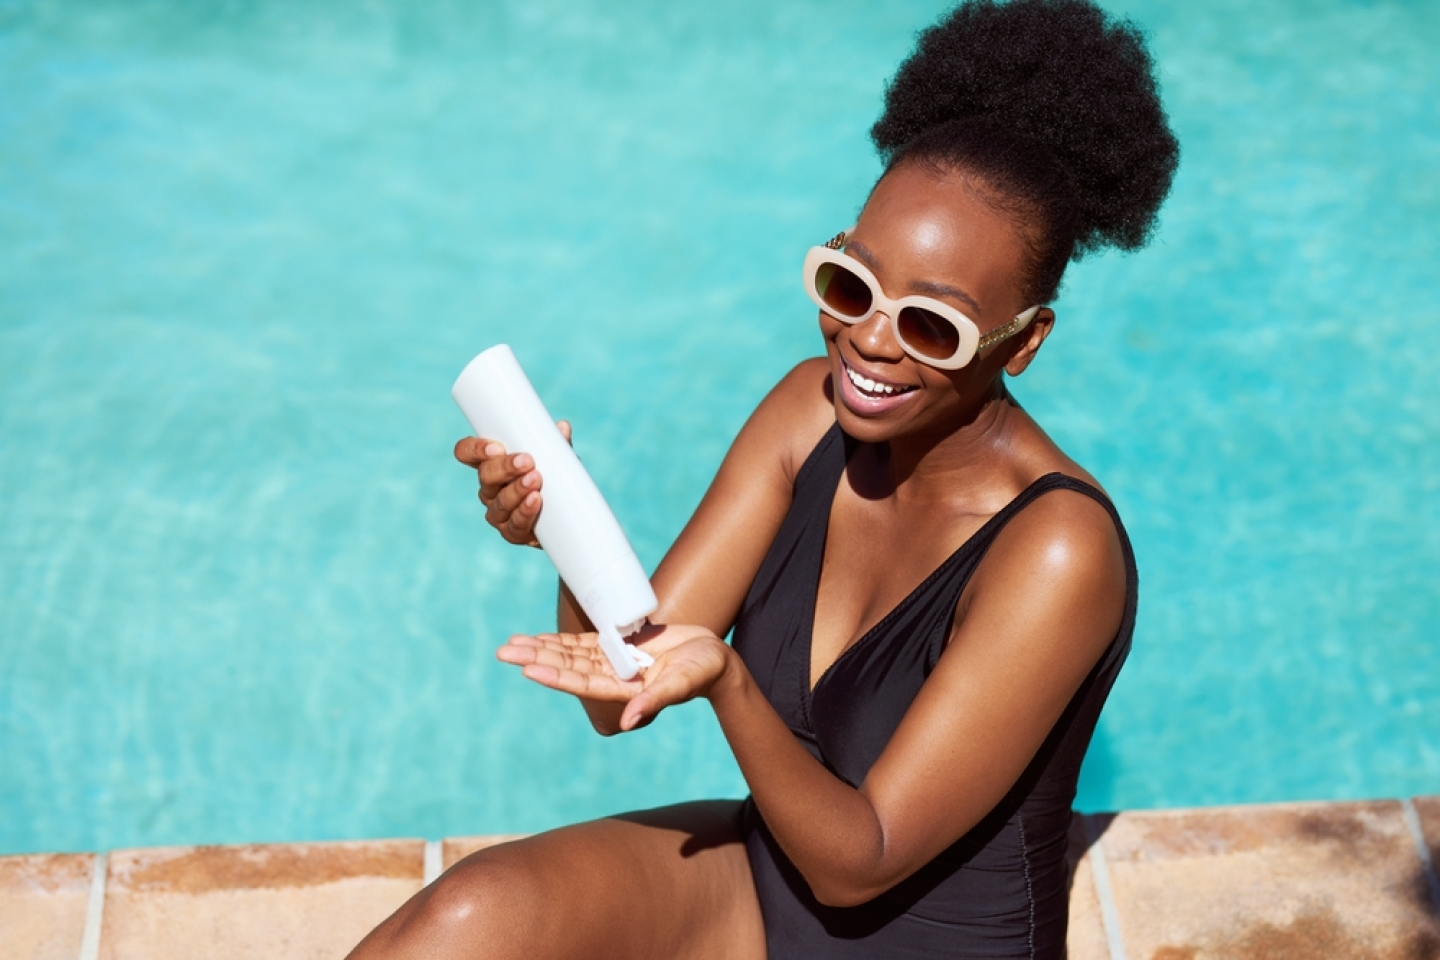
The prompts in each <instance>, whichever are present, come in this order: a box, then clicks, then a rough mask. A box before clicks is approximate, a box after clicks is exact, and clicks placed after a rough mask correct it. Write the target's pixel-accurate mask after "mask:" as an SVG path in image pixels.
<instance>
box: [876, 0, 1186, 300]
mask: <svg viewBox="0 0 1440 960" xmlns="http://www.w3.org/2000/svg"><path fill="white" fill-rule="evenodd" d="M870 137H871V139H872V140H873V141H874V143H875V147H876V149H878V150H879V151H880V156H881V159H883V160H884V161H885V164H886V166H885V169H886V172H887V173H888V172H889V171H890V170H893V169H895V168H896V167H897V166H899V165H901V164H907V163H916V162H918V163H924V164H927V165H929V166H930V167H932V168H933V169H935V170H936V171H939V172H950V171H961V172H964V173H966V174H969V175H971V176H974V177H975V178H977V179H978V180H979V181H980V182H981V183H982V184H984V185H985V186H987V187H989V188H990V189H988V190H985V191H982V192H983V194H984V195H985V196H986V198H987V199H988V200H989V201H990V202H991V203H993V204H995V205H997V206H998V207H999V208H1000V209H1001V210H1002V211H1003V212H1005V213H1007V214H1008V215H1010V217H1011V219H1012V222H1014V223H1016V225H1017V226H1018V227H1019V228H1020V232H1021V235H1022V238H1023V239H1024V242H1025V243H1026V246H1027V248H1028V250H1027V253H1028V260H1029V263H1028V264H1027V270H1026V274H1025V284H1026V288H1027V295H1028V296H1029V297H1030V298H1031V299H1030V301H1029V302H1031V303H1048V302H1050V301H1051V300H1053V299H1054V298H1055V295H1056V293H1057V292H1058V290H1059V288H1060V280H1061V277H1062V276H1063V275H1064V273H1065V267H1066V265H1067V264H1068V263H1069V262H1070V261H1071V260H1078V259H1079V258H1080V257H1082V256H1083V255H1085V254H1086V253H1089V252H1091V251H1093V250H1098V249H1101V248H1103V247H1107V246H1114V247H1119V248H1120V249H1122V250H1134V249H1137V248H1138V247H1140V246H1143V245H1144V243H1145V242H1146V240H1148V239H1149V236H1150V233H1151V231H1152V229H1153V228H1154V225H1155V217H1156V214H1157V212H1158V211H1159V209H1160V204H1161V202H1162V201H1164V199H1165V195H1166V194H1167V193H1168V192H1169V191H1170V182H1171V180H1172V179H1173V178H1174V175H1175V167H1176V165H1177V164H1178V162H1179V159H1180V145H1179V144H1178V143H1177V142H1176V140H1175V136H1174V134H1173V133H1171V132H1170V127H1169V123H1168V121H1167V120H1166V117H1165V110H1164V108H1163V107H1162V106H1161V105H1160V95H1159V91H1158V90H1157V89H1156V84H1155V78H1154V75H1153V66H1152V64H1151V61H1150V55H1149V53H1148V52H1146V49H1145V43H1144V39H1143V38H1142V36H1141V34H1140V31H1139V30H1138V29H1137V28H1136V27H1135V26H1134V25H1133V24H1131V23H1129V22H1126V21H1118V22H1117V21H1113V20H1111V19H1110V18H1109V17H1108V16H1107V15H1106V14H1105V12H1104V11H1103V10H1101V9H1100V8H1099V7H1097V6H1096V5H1095V4H1094V3H1091V2H1090V0H1013V2H1009V3H997V2H995V0H967V2H965V3H962V4H961V5H960V6H959V7H957V8H956V9H955V10H954V11H953V12H952V13H951V14H950V15H949V16H947V17H946V18H945V19H944V20H942V21H941V22H940V23H938V24H936V25H935V26H933V27H931V28H930V29H929V30H926V31H925V32H924V33H922V34H921V35H920V42H919V44H918V45H917V47H916V49H915V52H914V53H913V54H912V55H911V56H910V58H909V59H908V60H906V61H905V62H904V63H902V64H901V65H900V69H899V71H897V72H896V74H895V78H894V79H893V80H892V81H891V82H890V85H889V87H888V88H887V89H886V91H885V112H884V114H883V115H882V116H881V117H880V119H879V120H878V121H876V123H875V126H874V127H872V128H871V130H870Z"/></svg>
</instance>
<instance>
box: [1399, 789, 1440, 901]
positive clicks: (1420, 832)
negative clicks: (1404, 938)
mask: <svg viewBox="0 0 1440 960" xmlns="http://www.w3.org/2000/svg"><path fill="white" fill-rule="evenodd" d="M1400 810H1401V811H1402V812H1403V813H1404V815H1405V826H1407V827H1409V828H1410V839H1411V840H1414V841H1415V852H1416V853H1418V854H1419V855H1420V863H1421V865H1422V866H1423V867H1424V868H1425V879H1426V881H1428V882H1429V884H1430V903H1431V904H1432V905H1433V906H1434V907H1435V914H1436V916H1440V877H1436V876H1435V861H1434V860H1432V859H1431V858H1430V844H1428V843H1426V842H1425V831H1424V829H1423V828H1421V826H1420V813H1419V811H1417V810H1416V809H1415V803H1414V802H1413V801H1412V800H1410V799H1409V798H1408V797H1407V798H1406V799H1404V800H1401V801H1400Z"/></svg>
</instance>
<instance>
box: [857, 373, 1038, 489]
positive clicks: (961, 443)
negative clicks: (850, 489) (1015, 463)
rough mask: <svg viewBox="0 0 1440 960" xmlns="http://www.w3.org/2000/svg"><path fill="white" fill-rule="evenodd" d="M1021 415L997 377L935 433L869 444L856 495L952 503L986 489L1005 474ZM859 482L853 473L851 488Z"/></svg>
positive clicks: (1018, 407)
mask: <svg viewBox="0 0 1440 960" xmlns="http://www.w3.org/2000/svg"><path fill="white" fill-rule="evenodd" d="M1023 416H1024V413H1023V412H1022V411H1021V409H1020V406H1019V405H1018V404H1017V403H1016V402H1015V399H1014V398H1013V397H1012V396H1011V395H1010V392H1009V391H1008V390H1006V389H1005V385H1004V384H1003V383H1002V382H1001V381H1000V379H999V378H998V377H997V378H996V380H995V383H994V386H993V387H992V388H991V389H990V391H988V392H987V394H986V396H985V397H983V398H982V399H981V400H980V401H979V402H978V403H976V404H975V406H974V407H973V408H972V409H971V410H969V411H968V412H967V414H966V416H965V417H964V418H963V419H962V421H961V423H960V425H959V427H958V428H955V427H952V428H951V429H950V430H948V431H946V432H943V433H940V432H935V433H927V434H913V435H910V436H905V437H897V438H896V439H894V440H891V441H889V442H888V443H883V444H876V445H873V446H872V448H871V450H870V451H869V456H868V457H867V458H866V460H867V467H868V469H865V470H864V475H865V479H864V480H863V481H862V483H861V486H862V487H863V488H864V489H860V488H857V492H859V493H861V495H862V496H866V497H874V498H877V499H878V498H880V497H886V496H896V497H897V498H899V499H901V500H904V501H906V502H910V503H926V502H938V501H941V500H946V501H953V500H954V499H955V496H956V494H957V492H959V491H976V492H980V491H985V490H988V489H990V488H991V485H992V483H993V482H994V480H995V478H996V476H997V474H1000V473H1003V472H1005V467H1006V464H1007V463H1008V461H1009V458H1008V457H1007V456H1006V455H1005V453H1006V450H1007V449H1008V448H1009V447H1010V445H1011V443H1012V441H1013V439H1014V435H1015V431H1016V428H1017V427H1018V426H1019V423H1020V420H1021V418H1022V417H1023ZM857 479H859V478H857V477H854V476H853V474H852V481H851V483H852V486H854V485H855V481H856V480H857Z"/></svg>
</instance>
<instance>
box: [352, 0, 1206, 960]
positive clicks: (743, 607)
mask: <svg viewBox="0 0 1440 960" xmlns="http://www.w3.org/2000/svg"><path fill="white" fill-rule="evenodd" d="M872 134H873V137H874V140H875V143H876V145H877V147H878V148H879V150H880V152H881V154H882V156H883V157H884V158H885V159H886V161H887V165H886V169H885V173H884V174H883V175H882V177H881V178H880V180H879V182H878V183H877V184H876V186H875V188H874V190H873V191H872V193H871V194H870V197H869V199H868V200H867V201H866V204H865V207H864V210H863V211H862V213H861V214H860V218H859V221H858V223H857V224H856V225H855V226H854V227H853V228H852V229H849V230H846V231H845V232H844V233H842V234H840V235H839V236H837V237H836V238H835V239H834V240H833V241H831V243H829V244H827V245H825V246H821V247H816V248H814V249H812V250H811V251H810V254H809V255H808V256H807V258H806V265H805V283H806V288H807V291H808V292H809V293H810V295H811V297H812V298H813V299H814V300H815V301H816V303H817V304H818V305H819V307H820V315H819V321H820V331H821V333H822V335H823V337H824V342H825V352H826V355H825V357H824V358H819V359H814V360H809V361H806V362H804V363H802V364H800V365H799V366H798V367H796V368H795V369H794V370H793V371H791V373H790V374H789V375H787V376H786V377H785V379H784V380H782V381H781V382H780V383H779V384H778V385H777V386H776V387H775V388H774V390H773V391H772V392H771V393H770V395H769V396H767V397H766V398H765V400H764V401H763V402H762V403H761V404H760V406H759V408H758V409H757V410H756V411H755V413H754V414H753V415H752V416H751V418H750V419H749V421H748V422H747V423H746V425H745V427H744V428H743V430H742V431H741V433H740V435H739V436H738V437H737V438H736V440H735V443H734V446H733V447H732V448H731V450H730V452H729V454H728V455H727V456H726V458H725V461H724V463H723V464H722V466H721V468H720V472H719V474H718V476H717V477H716V478H715V481H714V483H713V485H712V486H711V488H710V490H709V491H708V492H707V494H706V495H705V498H704V500H703V501H702V502H701V504H700V506H699V508H698V509H697V510H696V512H695V515H694V517H693V518H692V519H691V520H690V522H689V524H688V525H687V526H686V527H685V529H684V531H683V532H682V533H681V534H680V537H679V539H677V540H676V542H675V545H674V546H673V547H672V548H671V550H670V551H669V553H668V554H667V555H666V557H665V559H664V561H663V562H662V563H661V564H660V567H659V569H658V570H657V571H656V572H655V576H654V578H653V579H654V585H655V589H656V592H657V594H658V596H659V597H660V601H661V606H660V610H659V611H658V613H657V615H656V617H655V618H654V619H655V621H656V623H657V624H666V626H663V627H656V628H653V629H652V630H650V632H649V633H648V634H647V637H646V639H645V641H644V643H643V646H644V647H645V649H646V650H647V651H648V652H649V653H651V654H652V655H653V656H654V657H655V663H654V665H653V666H652V667H650V668H649V669H648V670H647V671H646V673H645V674H644V676H643V678H642V679H637V680H635V681H631V682H622V681H620V680H618V679H616V678H615V676H614V675H613V674H612V673H611V672H610V670H609V668H608V666H607V664H606V662H605V660H604V658H603V657H602V656H600V655H599V653H598V651H597V650H596V647H595V643H594V636H593V634H590V633H586V632H585V631H587V630H589V629H590V625H589V624H587V623H585V622H584V620H583V615H582V614H581V613H580V611H579V609H578V607H577V606H576V605H575V603H574V602H573V599H572V598H571V597H570V596H569V595H568V593H565V592H564V591H563V590H562V594H561V603H560V611H559V622H560V631H561V632H560V633H559V634H550V635H542V636H538V637H515V638H512V639H511V640H510V642H509V643H508V644H507V645H506V646H505V647H504V648H503V649H502V650H501V659H502V660H505V661H507V662H509V663H514V664H519V665H521V666H522V667H523V671H524V674H525V676H527V677H529V678H530V679H532V680H534V681H537V682H539V683H542V684H545V685H547V686H551V687H554V688H556V689H558V690H562V691H567V692H569V693H573V694H576V695H578V696H579V697H581V698H582V700H583V701H584V703H585V707H586V710H587V712H588V713H589V715H590V717H591V720H592V722H593V723H594V725H595V726H596V728H597V729H598V730H599V731H601V732H602V733H606V734H609V733H614V732H618V731H625V730H631V729H634V728H635V727H637V726H640V725H642V724H645V723H648V722H650V721H652V720H653V719H654V718H655V716H656V715H657V714H658V713H659V712H660V711H661V710H663V709H664V708H665V707H667V706H669V705H672V704H676V703H681V702H684V701H686V700H690V699H694V698H701V697H703V698H705V699H707V700H708V701H709V702H710V704H711V705H712V707H713V708H714V710H715V713H716V715H717V717H718V718H719V721H720V725H721V728H722V730H723V731H724V734H725V736H726V738H727V740H728V741H729V744H730V746H731V748H732V749H733V750H734V753H735V757H736V760H737V761H738V763H739V766H740V769H741V771H742V772H743V773H744V775H745V778H746V781H747V783H748V784H749V786H750V789H751V791H752V795H751V797H750V798H749V799H748V800H746V801H745V802H744V803H725V802H711V803H696V804H686V805H681V806H678V807H671V808H666V809H662V810H655V811H648V812H644V813H638V814H632V815H627V816H622V817H615V818H610V819H606V820H601V821H598V822H595V823H588V824H582V825H578V826H574V827H568V828H565V829H561V830H556V831H552V832H550V833H546V834H542V835H539V836H536V837H532V838H529V839H526V840H522V841H519V842H516V843H511V844H506V845H503V846H499V847H494V848H491V849H489V850H485V851H482V852H480V853H477V854H475V855H473V856H471V857H469V858H467V859H466V860H464V861H462V862H460V863H459V864H457V865H456V866H455V867H453V868H452V869H451V870H450V871H449V872H447V873H446V874H445V875H444V876H443V877H442V878H441V879H440V880H439V881H438V882H436V883H435V884H432V885H431V886H430V887H428V888H427V889H426V890H424V891H423V892H421V893H420V894H418V895H416V896H415V897H414V898H413V899H412V900H411V901H410V902H409V903H407V904H406V905H405V906H403V907H402V908H401V909H400V910H399V911H398V912H397V913H396V914H395V915H394V916H392V917H391V918H390V919H389V920H387V921H386V922H385V923H384V924H382V925H381V926H380V927H379V928H377V929H376V930H375V931H374V932H373V933H372V934H371V935H370V936H369V937H368V938H367V939H366V940H365V942H364V943H362V944H361V945H360V947H359V948H357V950H356V951H355V953H354V954H353V956H355V957H357V958H370V957H427V958H440V957H444V958H450V957H454V958H461V957H526V958H541V957H545V958H549V957H609V956H613V957H665V958H670V957H696V958H705V957H746V958H751V957H753V958H761V957H765V956H767V955H768V956H769V957H772V958H776V960H784V958H807V957H817V958H818V957H825V958H837V957H838V958H845V957H897V956H904V957H978V956H984V957H1050V958H1054V957H1061V956H1063V953H1064V941H1065V919H1066V890H1067V876H1066V868H1065V859H1064V855H1065V838H1066V832H1067V829H1068V826H1069V821H1070V803H1071V801H1072V800H1073V798H1074V793H1075V785H1076V780H1077V777H1078V775H1079V769H1080V762H1081V759H1082V757H1083V755H1084V752H1085V748H1086V746H1087V745H1088V743H1089V740H1090V736H1091V733H1092V731H1093V729H1094V725H1095V722H1096V719H1097V717H1098V715H1099V711H1100V708H1101V706H1102V704H1103V702H1104V700H1105V697H1106V695H1107V693H1108V692H1109V689H1110V686H1111V684H1112V683H1113V682H1114V679H1115V675H1116V673H1117V671H1118V670H1119V668H1120V665H1121V663H1122V662H1123V660H1124V659H1125V656H1126V653H1127V652H1128V650H1129V645H1130V633H1131V629H1132V627H1133V624H1134V611H1135V593H1136V575H1135V567H1134V562H1133V558H1132V556H1131V553H1130V548H1129V544H1128V542H1127V541H1126V538H1125V535H1124V532H1123V530H1122V528H1121V526H1120V523H1119V519H1118V517H1117V516H1116V514H1115V512H1114V508H1113V507H1112V506H1111V505H1110V503H1109V501H1108V500H1107V499H1106V497H1105V495H1104V494H1103V493H1101V492H1100V491H1099V489H1098V488H1097V484H1096V482H1095V480H1094V479H1093V478H1092V477H1091V476H1090V475H1089V474H1087V473H1086V472H1085V471H1084V470H1083V469H1082V468H1081V467H1080V466H1079V465H1078V464H1076V463H1075V462H1074V461H1072V460H1071V459H1070V458H1069V457H1067V456H1066V455H1065V454H1064V453H1063V452H1062V451H1061V450H1060V449H1059V448H1058V447H1057V446H1056V445H1055V444H1054V443H1053V442H1051V440H1050V439H1049V438H1048V437H1047V436H1046V435H1045V434H1044V432H1043V431H1042V430H1041V429H1040V427H1039V426H1038V425H1037V424H1036V423H1035V422H1034V421H1033V420H1032V419H1031V418H1030V417H1029V416H1028V415H1027V414H1026V413H1025V412H1024V411H1023V410H1022V409H1021V408H1020V407H1019V406H1018V405H1017V404H1016V403H1015V401H1014V399H1013V398H1012V397H1011V396H1010V395H1009V394H1008V393H1007V392H1006V389H1005V385H1004V382H1003V374H1005V373H1008V374H1010V375H1011V376H1016V375H1019V374H1020V373H1022V372H1023V371H1024V370H1025V369H1026V367H1028V366H1029V364H1030V362H1031V361H1032V360H1033V359H1034V358H1035V355H1036V353H1037V352H1038V351H1039V350H1040V348H1041V346H1042V345H1043V344H1044V342H1045V340H1046V338H1047V337H1048V336H1049V335H1050V332H1051V330H1052V329H1053V327H1054V324H1055V314H1054V312H1053V311H1052V310H1051V309H1050V307H1049V306H1047V304H1048V303H1049V302H1050V301H1051V300H1053V298H1054V297H1055V294H1056V292H1057V289H1058V287H1059V284H1060V280H1061V276H1062V274H1063V272H1064V269H1065V266H1066V264H1067V263H1068V262H1069V261H1070V260H1071V259H1074V258H1075V257H1076V256H1078V255H1079V254H1081V253H1084V252H1086V251H1089V250H1093V249H1096V248H1099V247H1102V246H1106V245H1114V246H1119V247H1122V248H1126V249H1133V248H1135V247H1138V246H1139V245H1141V244H1142V243H1143V241H1144V240H1145V238H1146V236H1147V234H1148V232H1149V230H1150V228H1151V226H1152V224H1153V221H1154V217H1155V214H1156V211H1157V210H1158V207H1159V205H1160V202H1161V201H1162V199H1163V198H1164V195H1165V193H1166V192H1167V190H1168V188H1169V184H1170V179H1171V176H1172V174H1173V172H1174V168H1175V164H1176V158H1177V155H1178V152H1177V147H1176V144H1175V140H1174V138H1173V137H1172V136H1171V134H1170V132H1169V130H1168V128H1167V126H1166V121H1165V116H1164V113H1163V111H1162V109H1161V106H1160V103H1159V100H1158V97H1157V94H1156V91H1155V86H1154V81H1153V79H1152V77H1151V74H1150V62H1149V58H1148V56H1147V54H1146V52H1145V50H1144V47H1143V45H1142V43H1141V41H1140V39H1139V37H1138V36H1137V34H1136V33H1135V32H1134V30H1133V29H1132V28H1130V27H1128V26H1126V25H1123V24H1121V25H1116V24H1112V23H1110V22H1108V21H1107V19H1106V18H1105V16H1104V15H1103V14H1102V13H1101V12H1100V11H1099V10H1098V9H1096V8H1095V7H1093V6H1092V5H1090V4H1089V3H1088V2H1086V0H1019V2H1015V3H1011V4H1008V5H1003V6H1002V5H996V4H994V3H991V2H988V0H978V2H970V3H966V4H964V5H962V6H961V7H960V8H959V9H957V10H956V11H955V12H954V13H953V14H952V15H951V16H950V17H948V18H947V19H946V20H945V21H944V22H942V23H941V24H939V25H938V26H936V27H935V28H933V29H931V30H930V31H928V32H927V33H926V34H924V35H923V37H922V38H921V41H920V44H919V47H918V49H917V52H916V53H915V54H914V55H913V56H912V57H911V59H910V60H908V61H907V62H906V63H905V64H904V65H903V66H902V67H901V69H900V72H899V73H898V75H897V76H896V78H895V80H894V82H893V84H892V85H891V87H890V89H889V90H888V92H887V97H886V109H885V113H884V116H882V117H881V119H880V121H879V122H878V123H877V124H876V125H875V128H874V130H873V131H872ZM456 456H457V457H458V458H459V459H460V460H461V461H462V462H464V463H466V464H468V465H470V466H472V467H475V468H477V469H478V471H479V477H480V483H481V486H480V498H481V500H482V501H483V502H484V503H485V504H486V506H487V511H488V512H487V518H488V519H489V521H490V523H492V524H493V525H494V526H495V527H496V528H497V529H499V531H500V532H501V533H502V534H503V535H504V536H505V538H506V539H507V540H509V541H511V542H513V543H517V544H524V543H529V542H531V532H532V529H533V527H534V523H535V518H536V516H537V515H538V514H539V512H540V510H541V508H542V503H543V495H542V492H541V478H540V477H539V476H538V475H537V474H536V472H535V471H534V469H533V463H532V462H531V461H530V459H529V458H528V457H527V456H526V455H525V454H524V453H510V452H506V451H504V450H503V449H501V448H500V447H499V445H498V444H495V443H493V442H487V441H485V440H462V441H461V442H460V443H459V444H458V445H457V447H456ZM682 624H683V626H682ZM732 629H733V630H734V645H733V647H731V646H727V645H726V644H725V643H724V642H723V641H722V640H721V639H720V638H721V637H723V636H724V635H725V634H726V633H728V632H729V631H731V630H732Z"/></svg>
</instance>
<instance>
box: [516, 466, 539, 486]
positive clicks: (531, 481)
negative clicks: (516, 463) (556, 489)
mask: <svg viewBox="0 0 1440 960" xmlns="http://www.w3.org/2000/svg"><path fill="white" fill-rule="evenodd" d="M520 482H521V483H522V484H524V485H525V486H526V487H533V486H535V484H537V483H539V482H540V475H539V474H538V473H536V472H535V471H534V470H531V471H530V472H529V473H527V474H525V476H524V477H522V478H521V479H520Z"/></svg>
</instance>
